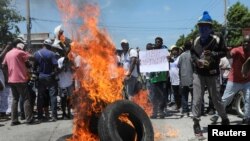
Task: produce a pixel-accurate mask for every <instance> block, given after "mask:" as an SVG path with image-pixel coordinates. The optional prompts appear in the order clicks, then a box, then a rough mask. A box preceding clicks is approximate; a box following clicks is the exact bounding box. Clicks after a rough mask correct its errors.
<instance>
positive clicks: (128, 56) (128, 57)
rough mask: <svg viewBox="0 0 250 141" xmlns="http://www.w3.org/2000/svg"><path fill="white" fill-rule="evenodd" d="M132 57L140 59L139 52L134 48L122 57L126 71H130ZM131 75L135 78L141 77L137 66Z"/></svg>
mask: <svg viewBox="0 0 250 141" xmlns="http://www.w3.org/2000/svg"><path fill="white" fill-rule="evenodd" d="M132 57H136V58H138V52H137V50H136V49H133V48H132V49H130V50H129V52H127V53H126V54H124V53H122V55H121V63H122V65H123V68H124V69H125V71H129V68H130V64H131V58H132ZM131 75H132V76H134V77H138V76H139V74H138V70H137V66H135V67H134V69H133V71H132V73H131Z"/></svg>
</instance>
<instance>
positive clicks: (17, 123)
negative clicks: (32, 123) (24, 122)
mask: <svg viewBox="0 0 250 141" xmlns="http://www.w3.org/2000/svg"><path fill="white" fill-rule="evenodd" d="M19 124H21V122H19V121H16V122H11V124H10V126H16V125H19Z"/></svg>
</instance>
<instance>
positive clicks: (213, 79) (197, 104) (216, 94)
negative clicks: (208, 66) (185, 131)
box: [192, 73, 227, 119]
mask: <svg viewBox="0 0 250 141" xmlns="http://www.w3.org/2000/svg"><path fill="white" fill-rule="evenodd" d="M193 78H194V79H193V107H192V113H193V115H194V117H195V118H200V116H201V105H202V98H203V96H204V91H205V86H207V88H208V91H209V92H211V98H212V101H213V103H214V107H215V109H216V110H217V111H218V114H219V115H220V116H221V118H222V119H226V118H227V114H226V112H225V108H224V107H223V103H222V100H221V96H220V80H219V76H202V75H199V74H196V73H194V74H193Z"/></svg>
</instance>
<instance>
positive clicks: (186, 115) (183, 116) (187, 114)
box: [181, 113, 189, 118]
mask: <svg viewBox="0 0 250 141" xmlns="http://www.w3.org/2000/svg"><path fill="white" fill-rule="evenodd" d="M187 117H189V113H181V118H187Z"/></svg>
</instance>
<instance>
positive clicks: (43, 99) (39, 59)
mask: <svg viewBox="0 0 250 141" xmlns="http://www.w3.org/2000/svg"><path fill="white" fill-rule="evenodd" d="M51 45H52V41H51V40H50V39H46V40H45V41H44V42H43V48H42V49H40V50H38V51H36V52H35V54H34V57H35V63H34V66H35V69H37V70H36V71H37V72H38V73H39V76H38V78H39V81H38V97H37V110H38V120H40V121H42V120H43V119H44V118H43V111H45V116H46V117H45V120H48V118H49V112H48V106H49V99H50V103H51V109H52V121H56V120H57V87H56V83H57V81H56V72H57V59H56V55H55V53H54V52H52V51H51V50H50V49H51ZM47 89H48V91H49V94H47Z"/></svg>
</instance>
